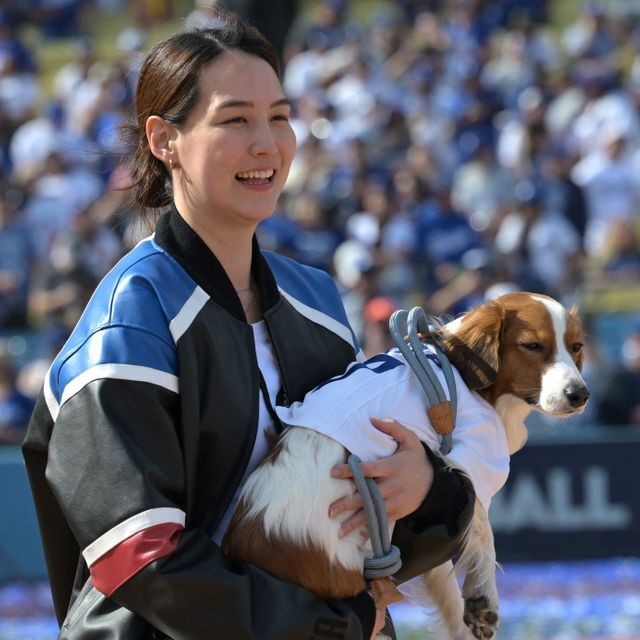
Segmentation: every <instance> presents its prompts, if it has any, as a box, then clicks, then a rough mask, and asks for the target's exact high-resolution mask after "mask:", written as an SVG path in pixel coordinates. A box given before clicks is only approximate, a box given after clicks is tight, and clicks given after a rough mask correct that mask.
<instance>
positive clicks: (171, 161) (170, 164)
mask: <svg viewBox="0 0 640 640" xmlns="http://www.w3.org/2000/svg"><path fill="white" fill-rule="evenodd" d="M169 166H170V167H171V170H172V171H173V158H169Z"/></svg>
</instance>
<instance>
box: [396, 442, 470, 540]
mask: <svg viewBox="0 0 640 640" xmlns="http://www.w3.org/2000/svg"><path fill="white" fill-rule="evenodd" d="M423 446H424V448H425V451H426V453H427V457H428V458H429V462H431V465H432V466H433V483H432V485H431V488H430V489H429V492H428V493H427V497H426V498H425V499H424V502H423V503H422V504H421V505H420V506H419V507H418V508H417V509H416V510H415V511H414V512H413V513H412V514H410V515H409V516H407V517H406V518H405V520H406V524H407V526H408V528H409V530H410V531H411V532H412V533H421V532H422V531H424V530H425V529H426V528H427V527H430V526H432V525H438V524H444V525H447V526H452V527H454V526H455V523H456V522H457V521H458V518H459V517H460V515H461V514H462V512H463V511H464V509H465V508H466V507H467V505H468V504H469V500H470V499H471V500H475V491H474V490H473V486H472V484H471V481H470V480H469V478H467V476H466V475H465V474H464V473H463V472H462V471H460V470H459V469H454V468H453V467H449V466H448V465H447V463H446V462H445V461H444V460H443V459H442V458H441V457H440V456H438V455H436V454H435V453H433V451H431V449H430V448H429V447H427V446H426V445H425V444H424V443H423ZM454 535H455V533H454Z"/></svg>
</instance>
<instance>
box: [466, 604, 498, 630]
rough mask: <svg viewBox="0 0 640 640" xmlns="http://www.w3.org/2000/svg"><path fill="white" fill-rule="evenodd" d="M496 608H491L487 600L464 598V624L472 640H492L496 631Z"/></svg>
mask: <svg viewBox="0 0 640 640" xmlns="http://www.w3.org/2000/svg"><path fill="white" fill-rule="evenodd" d="M495 609H497V607H492V606H491V604H490V602H489V598H487V597H485V596H481V597H479V598H466V599H465V601H464V623H465V624H466V625H467V627H469V629H470V631H471V633H472V634H473V637H474V638H493V637H494V636H495V635H496V631H497V630H498V620H499V617H498V612H497V611H496V610H495Z"/></svg>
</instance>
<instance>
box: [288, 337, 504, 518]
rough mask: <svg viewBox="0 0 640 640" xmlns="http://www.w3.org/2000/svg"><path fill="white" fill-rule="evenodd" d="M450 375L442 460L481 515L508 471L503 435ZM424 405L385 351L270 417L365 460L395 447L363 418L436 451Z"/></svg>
mask: <svg viewBox="0 0 640 640" xmlns="http://www.w3.org/2000/svg"><path fill="white" fill-rule="evenodd" d="M424 348H425V354H426V355H427V359H428V360H429V363H430V364H431V365H432V368H433V369H434V371H435V372H436V375H437V376H438V379H439V381H440V384H441V385H442V387H443V388H444V389H445V391H446V392H447V397H448V396H449V393H448V390H447V386H446V382H445V379H444V375H443V373H442V370H441V368H440V365H439V363H438V360H437V358H436V357H435V355H434V353H433V352H432V351H431V349H430V348H429V347H427V346H426V345H425V347H424ZM453 373H454V378H455V383H456V389H457V394H458V407H457V415H456V426H455V430H454V432H453V446H452V449H451V452H450V453H449V454H448V455H447V457H446V458H447V460H448V461H449V463H450V464H452V465H453V466H456V467H458V468H460V469H462V470H463V471H464V472H465V473H466V474H467V475H468V476H469V478H470V479H471V481H472V483H473V486H474V489H475V491H476V496H477V497H478V499H479V500H480V502H481V504H482V505H483V506H484V508H485V509H486V510H487V511H488V509H489V505H490V503H491V498H492V496H493V495H495V494H496V493H497V492H498V491H499V490H500V488H501V487H502V485H503V484H504V482H505V481H506V479H507V475H508V473H509V450H508V446H507V437H506V433H505V429H504V426H503V424H502V421H501V420H500V417H499V416H498V414H497V413H496V411H495V410H494V409H493V407H492V406H491V405H490V404H489V403H488V402H486V401H485V400H483V399H482V398H481V397H480V396H479V395H478V394H477V393H475V392H474V391H471V390H470V389H469V388H468V387H467V386H466V384H465V383H464V382H463V380H462V378H461V377H460V374H459V373H458V371H457V370H456V369H455V368H454V369H453ZM427 406H428V405H427V398H426V395H425V393H424V391H423V389H422V387H421V386H420V383H419V382H418V380H417V378H416V376H415V375H414V374H413V371H412V370H411V367H409V366H408V365H407V363H406V361H405V359H404V357H403V356H402V354H401V353H400V351H399V350H398V349H392V350H391V351H389V352H388V353H383V354H379V355H376V356H374V357H373V358H370V359H369V360H367V361H366V362H354V363H352V364H350V365H349V366H348V367H347V370H346V371H345V373H344V374H343V375H341V376H336V377H335V378H331V379H330V380H328V381H326V382H324V383H322V384H320V385H319V386H317V387H316V388H315V389H313V390H312V391H310V392H309V393H308V394H307V395H306V396H305V397H304V400H303V402H296V403H294V404H293V405H292V406H291V407H276V412H277V413H278V417H279V418H280V419H281V420H282V422H283V423H285V424H288V425H292V426H297V427H306V428H308V429H314V430H315V431H318V432H320V433H323V434H325V435H327V436H329V437H331V438H333V439H334V440H336V441H337V442H339V443H340V444H341V445H342V446H343V447H345V448H346V449H347V450H349V451H350V452H351V453H354V454H356V455H357V456H359V457H360V458H361V459H362V460H363V461H366V460H375V459H378V458H382V457H386V456H389V455H391V454H393V453H394V452H395V450H396V447H397V443H396V441H395V440H393V438H391V437H390V436H388V435H387V434H385V433H383V432H381V431H379V430H378V429H376V428H375V427H374V426H373V425H372V424H371V422H370V418H371V417H376V418H394V419H395V420H397V421H398V422H400V423H401V424H403V425H404V426H405V427H407V428H408V429H411V430H412V431H414V432H415V433H416V434H417V436H418V438H419V439H420V440H421V441H422V442H424V443H425V444H427V445H428V446H429V447H430V448H431V449H432V450H433V451H436V452H437V451H438V450H439V449H440V443H441V440H442V438H441V436H439V435H438V434H437V433H436V432H435V430H434V429H433V427H432V426H431V423H430V421H429V418H428V416H427Z"/></svg>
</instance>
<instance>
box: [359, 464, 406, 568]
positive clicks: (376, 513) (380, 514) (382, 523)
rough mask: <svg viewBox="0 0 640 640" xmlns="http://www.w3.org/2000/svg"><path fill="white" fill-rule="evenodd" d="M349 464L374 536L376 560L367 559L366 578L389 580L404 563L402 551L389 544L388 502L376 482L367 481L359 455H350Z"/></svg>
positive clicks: (372, 538) (372, 543)
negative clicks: (386, 507) (401, 557)
mask: <svg viewBox="0 0 640 640" xmlns="http://www.w3.org/2000/svg"><path fill="white" fill-rule="evenodd" d="M347 462H348V464H349V467H350V468H351V471H352V473H353V481H354V483H355V485H356V489H357V490H358V493H359V494H360V496H361V497H362V502H363V505H364V513H365V515H366V517H367V524H368V525H369V533H370V535H371V547H372V549H373V558H365V561H364V577H365V579H366V580H376V579H377V578H386V577H387V576H391V575H393V574H394V573H395V572H396V571H398V569H400V567H401V566H402V560H401V559H400V549H398V547H396V545H394V544H391V542H390V540H389V526H388V524H387V510H386V509H385V506H384V500H383V499H382V496H381V495H380V489H378V485H377V484H376V483H375V481H374V480H373V478H367V477H366V476H365V475H364V473H362V469H361V468H360V463H361V460H360V458H358V456H356V455H350V456H349V459H348V460H347Z"/></svg>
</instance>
